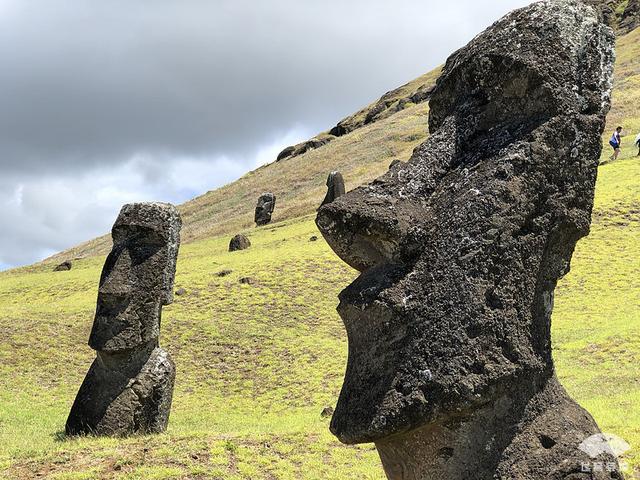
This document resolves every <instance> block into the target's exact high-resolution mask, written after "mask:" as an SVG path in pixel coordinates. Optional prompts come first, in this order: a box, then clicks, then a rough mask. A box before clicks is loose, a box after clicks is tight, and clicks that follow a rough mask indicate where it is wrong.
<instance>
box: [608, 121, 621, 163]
mask: <svg viewBox="0 0 640 480" xmlns="http://www.w3.org/2000/svg"><path fill="white" fill-rule="evenodd" d="M621 135H622V127H618V128H616V131H615V132H613V135H611V140H609V145H611V147H612V148H613V155H611V156H610V157H609V160H617V159H618V155H620V143H621V138H620V137H621Z"/></svg>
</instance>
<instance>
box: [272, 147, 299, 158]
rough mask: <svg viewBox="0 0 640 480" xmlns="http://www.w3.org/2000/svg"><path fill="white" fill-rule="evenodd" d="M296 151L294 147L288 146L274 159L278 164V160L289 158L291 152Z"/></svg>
mask: <svg viewBox="0 0 640 480" xmlns="http://www.w3.org/2000/svg"><path fill="white" fill-rule="evenodd" d="M295 151H296V147H295V146H293V145H292V146H290V147H287V148H285V149H284V150H282V151H281V152H280V153H279V154H278V156H277V157H276V162H279V161H280V160H283V159H285V158H287V157H290V156H291V155H293V152H295Z"/></svg>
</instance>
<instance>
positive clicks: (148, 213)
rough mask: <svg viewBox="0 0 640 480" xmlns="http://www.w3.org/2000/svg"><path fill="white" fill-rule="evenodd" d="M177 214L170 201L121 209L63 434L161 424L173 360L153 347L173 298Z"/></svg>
mask: <svg viewBox="0 0 640 480" xmlns="http://www.w3.org/2000/svg"><path fill="white" fill-rule="evenodd" d="M181 224H182V222H181V220H180V215H179V214H178V211H177V210H176V208H175V207H174V206H173V205H170V204H165V203H135V204H128V205H125V206H124V207H122V210H121V211H120V214H119V215H118V218H117V220H116V222H115V224H114V226H113V229H112V237H113V247H112V250H111V252H110V253H109V255H108V256H107V259H106V261H105V264H104V268H103V270H102V275H101V277H100V286H99V289H98V300H97V306H96V315H95V318H94V323H93V328H92V330H91V334H90V337H89V346H91V348H93V349H94V350H96V351H97V355H96V360H95V361H94V362H93V364H92V366H91V368H90V369H89V372H88V373H87V376H86V377H85V380H84V382H83V383H82V385H81V387H80V390H79V392H78V395H77V397H76V400H75V402H74V404H73V407H72V409H71V412H70V414H69V418H68V420H67V425H66V431H67V434H69V435H76V434H97V435H129V434H132V433H150V432H161V431H163V430H164V429H165V428H166V425H167V422H168V418H169V411H170V408H171V399H172V395H173V382H174V378H175V365H174V363H173V360H172V359H171V357H170V356H169V354H168V353H167V352H166V351H164V350H163V349H161V348H159V346H158V337H159V335H160V320H161V313H162V306H163V305H167V304H169V303H171V302H172V300H173V284H174V277H175V270H176V259H177V255H178V248H179V245H180V227H181Z"/></svg>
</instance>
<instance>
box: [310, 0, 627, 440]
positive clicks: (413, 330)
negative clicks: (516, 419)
mask: <svg viewBox="0 0 640 480" xmlns="http://www.w3.org/2000/svg"><path fill="white" fill-rule="evenodd" d="M542 39H544V40H542ZM613 44H614V38H613V35H612V33H611V31H610V30H609V29H608V28H605V27H603V25H602V24H600V23H599V22H598V18H597V16H596V15H595V13H594V12H593V10H592V9H590V8H588V7H585V6H584V5H582V4H581V3H580V2H577V1H549V2H540V3H535V4H533V5H532V6H530V7H527V8H525V9H522V10H518V11H515V12H514V13H512V14H510V15H508V16H507V17H505V18H503V19H502V20H500V21H499V22H497V23H496V24H495V25H494V26H492V27H491V28H490V29H489V30H487V31H486V32H484V33H483V34H481V35H479V36H478V37H476V38H475V39H474V40H473V41H472V42H471V43H470V44H469V45H468V46H466V47H465V48H463V49H461V50H459V51H458V52H456V53H455V54H454V55H452V56H451V57H450V58H449V60H448V61H447V63H446V65H445V67H444V69H443V73H442V76H441V77H440V79H439V80H438V82H437V86H436V89H435V91H434V92H433V95H432V97H431V101H430V116H429V126H430V131H431V136H430V138H429V139H428V140H427V141H425V142H424V143H423V144H422V145H420V146H419V147H417V148H416V149H415V150H414V153H413V156H412V157H411V159H410V160H409V162H407V163H402V164H397V165H394V166H393V167H392V168H391V170H390V171H389V172H388V173H386V174H384V175H383V176H381V177H379V178H378V179H376V180H375V181H373V182H372V183H370V184H369V185H365V186H362V187H359V188H357V189H355V190H352V191H350V192H349V193H347V194H346V195H344V196H341V197H340V198H338V199H336V200H335V201H333V202H331V203H329V204H327V205H324V206H323V207H322V208H320V210H319V212H318V217H317V220H316V223H317V225H318V228H319V229H320V231H321V232H322V234H323V236H324V237H325V239H326V240H327V242H328V244H329V245H330V246H331V247H332V248H333V250H334V251H335V252H336V253H337V254H338V255H339V256H340V257H341V258H342V259H343V260H344V261H345V262H346V263H348V264H349V265H351V266H352V267H354V268H356V269H358V270H359V271H360V272H361V275H360V276H359V277H358V279H356V280H355V281H354V282H353V283H352V284H351V285H350V286H348V287H347V288H346V289H345V290H343V291H342V292H341V294H340V297H339V298H340V305H339V307H338V312H339V313H340V316H341V317H342V319H343V321H344V324H345V327H346V331H347V335H348V338H349V358H348V364H347V370H346V374H345V379H344V384H343V387H342V391H341V394H340V398H339V400H338V404H337V407H336V411H335V414H334V416H333V419H332V422H331V430H332V432H333V433H334V434H336V435H337V436H338V438H339V439H340V440H341V441H343V442H345V443H362V442H370V441H376V442H377V441H379V440H381V439H385V438H389V437H390V436H392V435H396V434H400V433H403V432H407V431H410V430H412V429H416V428H418V427H421V426H424V425H427V424H431V423H434V422H440V423H442V422H447V421H449V420H450V419H455V417H456V415H459V414H460V412H470V411H473V410H474V409H476V408H479V406H481V405H484V404H487V403H488V402H491V401H494V400H495V399H496V396H497V395H498V394H499V393H500V392H506V391H509V390H510V389H514V388H517V387H516V386H517V384H518V383H517V382H518V381H526V382H531V383H535V382H543V381H544V379H545V378H548V377H550V376H551V375H552V373H553V362H552V359H551V339H550V318H551V310H552V306H553V291H554V288H555V285H556V282H557V280H558V278H560V277H561V276H562V275H564V274H565V273H566V272H567V271H568V269H569V262H570V259H571V255H572V252H573V249H574V246H575V244H576V242H577V240H578V239H579V238H581V237H583V236H584V235H586V234H587V233H588V230H589V224H590V215H591V209H592V206H593V193H594V187H595V178H596V171H597V164H598V158H599V156H600V152H601V148H602V146H601V133H602V130H603V128H604V118H605V115H606V113H607V111H608V109H609V106H610V99H609V94H610V88H611V76H612V65H613Z"/></svg>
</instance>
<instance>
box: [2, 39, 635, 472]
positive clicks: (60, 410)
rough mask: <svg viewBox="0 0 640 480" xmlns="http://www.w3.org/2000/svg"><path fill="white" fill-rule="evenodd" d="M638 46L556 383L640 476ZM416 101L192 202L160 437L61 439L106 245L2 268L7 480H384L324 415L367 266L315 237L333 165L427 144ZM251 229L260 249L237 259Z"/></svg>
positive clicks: (630, 51) (575, 280)
mask: <svg viewBox="0 0 640 480" xmlns="http://www.w3.org/2000/svg"><path fill="white" fill-rule="evenodd" d="M639 36H640V30H636V31H634V32H632V33H630V34H628V35H627V36H625V37H622V38H621V39H620V40H619V46H618V63H617V67H616V84H615V93H614V109H613V111H612V113H611V115H610V118H609V127H608V130H609V129H611V128H613V127H615V125H617V124H622V125H624V126H625V129H626V131H627V132H628V133H629V134H632V135H629V136H627V137H625V139H624V144H623V154H622V156H621V158H620V159H619V160H618V161H617V162H612V163H607V164H604V165H602V166H601V167H600V169H599V176H598V184H597V191H596V204H595V211H594V216H593V225H592V232H591V235H590V236H589V237H587V238H586V239H583V240H582V241H580V243H579V244H578V247H577V250H576V252H575V255H574V258H573V262H572V270H571V272H570V273H569V274H568V275H567V276H566V277H565V278H564V279H563V280H562V281H561V282H560V284H559V286H558V289H557V292H556V293H557V294H556V302H555V310H554V314H553V327H552V328H553V331H552V334H553V341H554V356H555V359H556V363H557V369H558V374H559V377H560V379H561V381H562V383H563V384H564V385H565V386H566V388H567V389H568V391H569V393H570V394H571V395H572V396H573V397H574V398H575V399H576V400H577V401H578V402H579V403H580V404H581V405H583V406H584V407H585V408H587V409H588V410H589V411H590V412H591V414H592V415H593V416H594V417H595V418H596V420H597V421H598V423H599V424H600V427H601V428H602V430H603V431H605V432H609V433H613V434H616V435H619V436H621V437H622V438H624V439H625V440H626V441H627V442H628V443H630V444H631V446H632V448H631V450H629V451H628V452H627V453H626V454H625V461H626V462H627V463H628V465H629V472H631V471H635V474H636V475H637V476H638V478H640V410H639V409H638V405H640V367H639V366H638V365H640V313H639V312H640V262H639V261H638V259H639V258H640V158H638V157H636V156H635V155H636V154H637V150H634V149H633V148H632V143H633V137H635V134H636V133H637V131H639V130H640V107H639V101H640V38H639ZM431 75H434V76H435V75H436V74H435V73H433V74H431ZM404 107H405V108H403V109H401V110H398V111H397V112H394V113H393V114H390V115H389V116H386V117H385V118H381V119H379V120H378V121H376V122H373V123H370V124H367V125H365V126H362V127H360V128H358V129H356V130H354V131H353V132H351V133H348V134H346V135H342V136H339V137H337V138H335V139H334V140H332V141H331V142H330V143H328V144H327V145H325V146H322V147H320V148H317V149H315V150H312V151H308V152H306V153H304V154H302V155H299V156H295V157H293V158H289V159H285V160H281V161H280V162H277V163H273V164H270V165H268V166H265V167H262V168H260V169H258V170H256V171H254V172H251V173H249V174H247V175H245V176H244V177H243V178H241V179H240V180H238V181H237V182H234V183H232V184H230V185H227V186H226V187H223V188H221V189H219V190H216V191H214V192H209V193H207V194H205V195H203V196H201V197H199V198H197V199H194V200H193V201H191V202H188V203H186V204H184V205H182V206H181V207H180V208H181V211H182V213H183V217H184V221H185V228H184V238H185V242H184V244H183V246H182V247H181V250H180V256H179V260H178V271H177V275H176V289H178V288H184V289H185V290H186V293H185V294H184V295H181V296H176V298H175V302H174V303H173V304H172V305H169V306H167V307H165V308H164V310H163V322H162V332H161V339H160V343H161V345H162V346H163V347H164V348H165V349H166V350H168V351H169V352H170V353H171V355H172V356H173V358H174V360H175V362H176V365H177V377H176V387H175V391H174V401H173V408H172V412H171V417H170V421H169V428H168V431H167V432H166V433H164V434H161V435H152V436H139V437H132V438H126V439H110V438H91V437H85V438H74V439H68V438H65V437H64V434H63V431H64V423H65V420H66V416H67V414H68V412H69V409H70V407H71V404H72V402H73V400H74V398H75V395H76V392H77V390H78V387H79V386H80V383H81V382H82V379H83V378H84V375H85V374H86V372H87V369H88V367H89V365H90V364H91V362H92V360H93V358H94V356H95V352H93V351H92V350H91V349H90V348H89V347H88V346H87V339H88V335H89V331H90V328H91V324H92V320H93V314H94V309H95V301H96V294H97V286H98V281H99V276H100V270H101V268H102V264H103V262H104V257H103V256H102V255H101V254H102V253H103V252H105V251H106V250H107V249H108V247H109V244H108V241H107V240H105V239H97V240H94V241H92V242H89V243H87V244H85V245H83V246H80V247H77V248H75V249H73V250H71V251H70V252H64V253H63V254H61V255H59V256H57V257H56V258H54V259H51V260H49V261H47V262H44V263H41V264H37V265H34V266H31V267H26V268H21V269H16V270H11V271H7V272H1V273H0V478H6V479H11V480H14V479H32V478H46V479H57V480H63V479H65V480H81V479H98V478H99V479H116V478H117V479H205V478H206V479H210V478H213V479H230V480H240V479H245V480H248V479H251V480H256V479H267V480H273V479H283V480H286V479H311V480H313V479H335V480H344V479H376V480H383V479H384V474H383V472H382V468H381V466H380V462H379V459H378V457H377V453H376V451H375V450H374V448H373V445H361V446H356V447H348V446H344V445H341V444H340V443H339V442H338V441H337V440H336V439H335V438H334V437H333V436H332V435H331V434H330V433H329V431H328V424H329V419H328V418H323V417H322V416H321V412H322V410H323V409H324V408H325V407H328V406H333V405H334V403H335V401H336V399H337V396H338V393H339V390H340V386H341V384H342V377H343V374H344V368H345V365H346V358H347V340H346V335H345V333H344V328H343V326H342V323H341V321H340V318H339V317H338V315H337V313H336V312H335V307H336V305H337V294H338V292H339V291H340V290H342V289H343V288H344V287H345V286H346V285H348V284H349V283H350V282H351V281H352V280H353V279H354V278H355V277H356V275H357V272H356V271H354V270H352V269H351V268H349V267H347V266H346V265H345V264H344V263H342V262H341V261H340V260H339V259H338V258H337V257H336V256H335V255H334V254H333V252H332V251H331V250H330V249H329V247H328V246H327V244H326V243H325V242H324V241H323V240H322V238H320V239H318V240H317V241H310V237H311V236H313V235H318V232H317V229H316V228H315V225H314V223H313V213H312V212H313V211H314V210H315V208H316V207H317V205H318V203H319V202H320V200H321V198H322V197H323V195H324V193H325V187H324V181H325V179H326V175H327V173H328V171H330V170H332V169H339V170H341V171H342V172H343V174H344V176H345V179H346V182H347V188H349V189H350V188H353V187H355V186H357V185H358V184H360V183H362V182H365V181H368V180H371V179H372V178H374V177H376V176H377V175H379V174H380V173H382V172H383V171H385V170H386V169H387V166H388V164H389V163H390V162H391V161H392V160H393V159H396V158H398V159H401V160H406V159H407V158H408V157H409V155H410V153H411V151H412V149H413V148H414V147H415V146H416V145H417V144H419V143H420V142H421V141H422V140H423V139H424V138H425V137H426V134H427V133H426V128H427V113H428V112H427V110H428V107H427V105H426V103H420V104H415V105H408V104H407V105H405V106H404ZM605 135H606V137H608V136H609V135H610V132H608V133H606V134H605ZM609 154H610V152H609V150H605V153H604V156H608V155H609ZM265 190H273V191H275V193H276V194H277V195H278V203H277V206H276V213H275V216H274V223H272V224H271V225H269V226H266V227H261V228H253V225H252V213H253V208H254V206H255V200H256V198H257V195H258V194H259V193H261V192H262V191H265ZM240 231H244V232H245V233H247V234H248V235H249V237H250V239H251V242H252V247H251V248H250V249H248V250H244V251H240V252H234V253H229V252H227V246H228V242H229V238H230V235H231V234H235V233H238V232H240ZM98 254H100V255H98ZM76 256H83V257H84V258H82V259H79V260H76V261H74V266H73V269H72V270H71V271H67V272H55V273H54V272H52V268H51V263H52V262H54V261H58V260H60V259H63V258H64V259H66V258H68V257H76ZM225 270H231V273H229V274H226V275H221V272H223V271H225ZM243 277H251V279H252V280H253V282H251V283H241V282H240V279H241V278H243ZM631 478H633V477H631Z"/></svg>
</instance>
